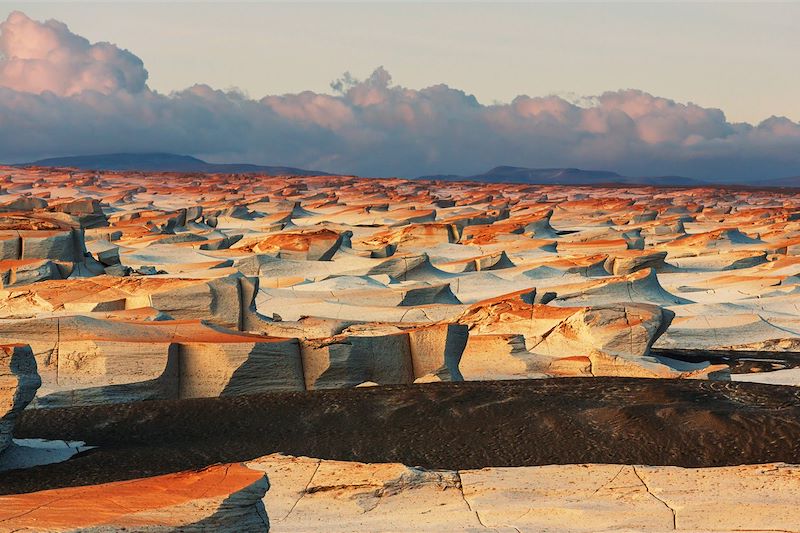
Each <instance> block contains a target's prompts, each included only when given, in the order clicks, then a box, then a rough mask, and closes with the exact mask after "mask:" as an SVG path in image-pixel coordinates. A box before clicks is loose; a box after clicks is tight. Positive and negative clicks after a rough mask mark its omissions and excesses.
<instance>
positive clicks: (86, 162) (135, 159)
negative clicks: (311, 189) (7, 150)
mask: <svg viewBox="0 0 800 533" xmlns="http://www.w3.org/2000/svg"><path fill="white" fill-rule="evenodd" d="M16 166H38V167H71V168H78V169H81V170H141V171H145V172H206V173H220V174H244V173H248V172H257V173H262V174H269V175H272V176H277V175H293V176H327V175H328V173H327V172H321V171H319V170H305V169H302V168H294V167H281V166H265V165H250V164H246V163H208V162H206V161H203V160H202V159H198V158H196V157H192V156H189V155H177V154H164V153H148V154H101V155H77V156H69V157H51V158H49V159H40V160H39V161H33V162H32V163H24V164H22V165H16Z"/></svg>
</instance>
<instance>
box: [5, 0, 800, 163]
mask: <svg viewBox="0 0 800 533" xmlns="http://www.w3.org/2000/svg"><path fill="white" fill-rule="evenodd" d="M15 11H19V12H21V13H24V15H22V16H24V17H25V19H26V20H29V21H30V24H29V23H27V22H26V21H23V20H22V18H21V17H20V16H16V17H14V15H11V13H12V12H15ZM12 18H13V19H14V20H12ZM48 19H55V20H56V21H60V23H64V24H65V25H66V26H64V24H59V23H56V25H57V26H58V27H57V29H55V30H54V29H53V28H51V27H50V26H48V25H47V24H45V23H44V22H45V21H46V20H48ZM2 20H6V22H5V23H4V25H3V27H2V28H0V56H2V57H0V89H3V88H5V89H4V90H0V160H3V161H24V160H29V159H30V158H36V157H39V156H42V157H44V156H58V155H69V154H73V153H99V152H102V151H137V150H145V149H146V150H155V149H163V150H164V151H180V152H182V153H191V154H194V155H200V156H204V157H206V158H208V159H211V160H214V161H248V162H256V163H265V164H292V165H294V166H304V167H312V168H320V169H322V170H333V171H340V172H352V173H359V174H375V175H419V174H429V173H477V172H480V171H483V170H485V169H486V168H489V167H491V166H495V165H499V164H517V165H520V166H582V167H587V166H588V167H595V168H597V167H602V168H608V169H610V170H617V171H621V172H623V173H628V174H651V175H655V174H683V175H692V176H695V177H720V176H722V175H730V176H733V177H759V176H770V177H774V176H784V175H800V149H799V148H800V124H798V121H800V97H798V96H799V94H800V93H799V92H798V87H800V69H798V68H797V66H798V65H797V57H796V54H797V52H796V51H797V50H800V32H798V31H797V21H798V20H800V3H785V4H767V3H763V2H759V3H753V4H727V3H712V4H700V3H682V4H676V3H671V4H655V3H641V4H620V3H592V4H577V3H560V4H496V3H491V4H489V3H485V4H484V3H469V4H457V3H452V2H448V3H438V4H424V3H414V4H408V3H406V4H393V3H382V2H380V3H379V2H365V3H357V4H355V3H354V4H340V3H333V2H327V3H293V4H278V3H258V2H250V3H242V4H239V3H188V2H181V3H172V4H163V3H152V2H148V3H123V2H103V3H92V4H88V3H78V2H60V3H48V2H31V1H27V2H0V21H2ZM15 32H16V35H17V37H16V38H15V39H14V38H10V37H8V35H10V34H12V33H15ZM48 32H49V33H48ZM103 42H106V43H111V44H96V43H103ZM31 43H38V44H39V45H41V46H40V47H39V49H38V50H36V51H31V48H32V45H31ZM37 54H38V55H37ZM345 73H350V74H349V75H345ZM337 80H338V81H339V82H338V83H337ZM771 117H781V118H771ZM10 127H13V128H14V135H11V133H10V131H11V130H10V129H9V128H10ZM93 132H94V133H99V134H100V135H96V134H93ZM4 136H8V138H7V139H4ZM3 141H7V142H3Z"/></svg>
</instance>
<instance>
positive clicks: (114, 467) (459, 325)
mask: <svg viewBox="0 0 800 533" xmlns="http://www.w3.org/2000/svg"><path fill="white" fill-rule="evenodd" d="M0 254H1V255H2V257H0V282H1V283H2V288H1V289H0V343H2V347H0V348H1V349H0V395H2V396H0V416H1V417H2V418H0V450H2V451H0V531H116V530H122V529H125V530H127V531H176V530H177V531H267V530H269V531H276V532H280V531H319V532H329V531H331V532H332V531H391V532H402V531H412V530H413V531H498V532H515V531H516V532H523V531H525V532H539V531H552V532H598V531H674V530H678V531H800V508H798V505H797V495H798V494H800V466H795V465H796V464H800V388H797V387H798V386H800V307H799V306H800V193H798V192H797V191H793V190H778V189H771V190H759V189H756V188H752V189H744V188H725V187H695V188H687V187H682V188H678V187H674V188H666V187H664V188H657V187H646V186H638V187H634V186H624V187H623V186H611V185H610V186H603V187H590V186H558V185H527V184H498V183H491V184H488V183H478V182H458V181H426V180H403V179H369V178H355V177H347V176H316V177H315V176H303V177H293V176H264V175H258V174H197V173H195V174H191V173H157V172H148V173H143V172H133V171H131V172H89V171H78V170H75V169H51V168H37V167H29V168H17V167H0Z"/></svg>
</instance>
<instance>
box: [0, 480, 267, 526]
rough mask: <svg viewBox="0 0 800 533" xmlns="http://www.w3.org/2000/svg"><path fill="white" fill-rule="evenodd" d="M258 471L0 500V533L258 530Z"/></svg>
mask: <svg viewBox="0 0 800 533" xmlns="http://www.w3.org/2000/svg"><path fill="white" fill-rule="evenodd" d="M267 487H268V484H267V482H266V479H265V477H264V474H263V473H261V472H256V471H254V470H251V469H249V468H247V467H245V466H244V465H242V464H230V465H218V466H211V467H209V468H206V469H204V470H200V471H196V472H179V473H176V474H168V475H163V476H157V477H152V478H144V479H134V480H130V481H119V482H114V483H105V484H102V485H90V486H86V487H69V488H64V489H54V490H46V491H41V492H33V493H29V494H18V495H12V496H0V528H2V529H3V530H5V531H14V530H31V531H75V530H85V529H88V528H103V527H105V528H109V529H116V530H120V529H122V528H127V529H129V530H142V529H147V528H158V527H161V528H163V527H181V526H188V525H191V524H195V523H197V522H202V521H206V522H205V524H206V525H207V527H208V528H214V527H226V526H227V527H240V528H247V527H248V526H249V527H253V528H254V529H252V530H253V531H264V530H266V527H265V519H266V515H264V513H263V504H262V503H261V498H263V496H264V493H265V492H266V490H267Z"/></svg>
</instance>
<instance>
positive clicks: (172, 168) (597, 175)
mask: <svg viewBox="0 0 800 533" xmlns="http://www.w3.org/2000/svg"><path fill="white" fill-rule="evenodd" d="M15 166H42V167H72V168H78V169H81V170H140V171H145V172H207V173H221V174H233V173H236V174H244V173H249V172H253V173H261V174H268V175H272V176H275V175H294V176H329V175H331V174H330V173H329V172H323V171H320V170H306V169H302V168H294V167H282V166H268V165H251V164H247V163H208V162H206V161H203V160H202V159H198V158H196V157H192V156H189V155H177V154H168V153H145V154H101V155H80V156H69V157H53V158H49V159H40V160H39V161H34V162H32V163H24V164H19V165H15ZM418 179H428V180H447V181H480V182H486V183H530V184H532V185H614V184H623V185H624V184H629V185H656V186H678V187H694V186H720V185H734V186H758V187H786V188H800V176H794V177H786V178H763V179H759V180H757V181H756V180H748V179H724V178H720V179H708V180H699V179H695V178H688V177H685V176H625V175H622V174H619V173H617V172H611V171H608V170H583V169H579V168H526V167H512V166H498V167H494V168H493V169H491V170H487V171H486V172H483V173H481V174H474V175H469V176H467V175H464V176H462V175H455V174H433V175H426V176H419V178H418Z"/></svg>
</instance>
